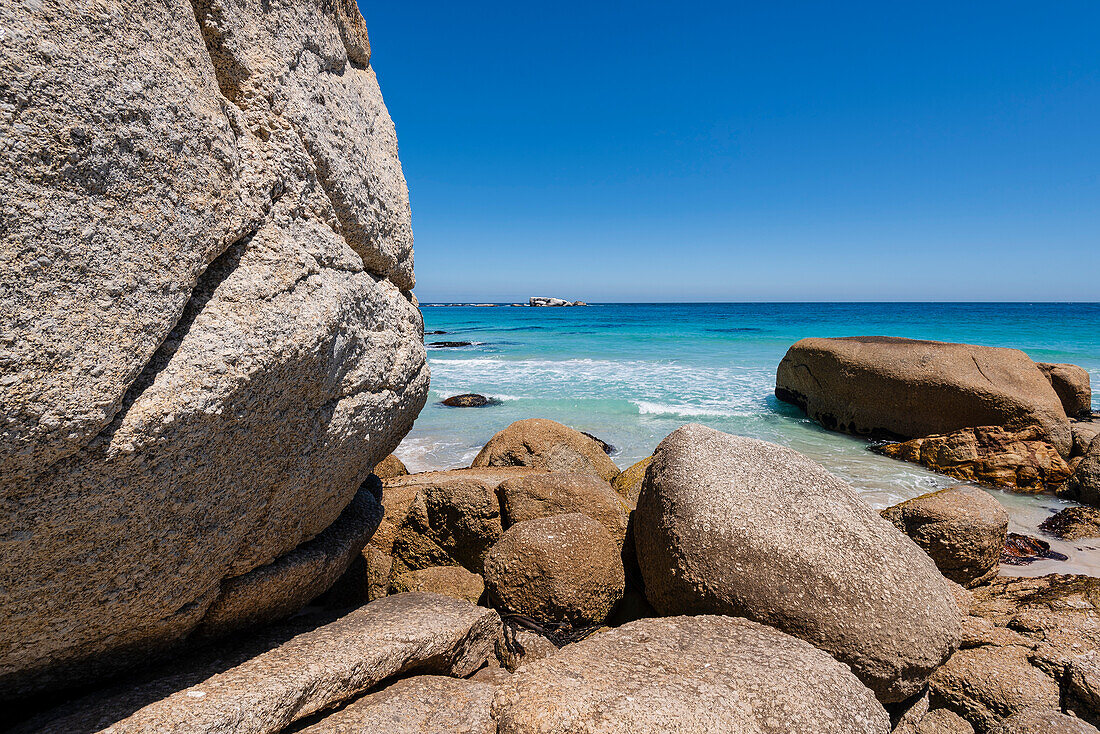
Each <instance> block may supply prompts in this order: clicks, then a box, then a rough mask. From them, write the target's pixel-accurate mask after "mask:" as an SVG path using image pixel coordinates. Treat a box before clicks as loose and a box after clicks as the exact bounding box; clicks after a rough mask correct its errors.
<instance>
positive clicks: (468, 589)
mask: <svg viewBox="0 0 1100 734" xmlns="http://www.w3.org/2000/svg"><path fill="white" fill-rule="evenodd" d="M390 590H391V591H393V593H395V594H401V593H404V592H407V591H423V592H426V593H429V594H441V595H443V596H450V597H453V598H455V599H463V600H465V601H468V602H470V603H471V604H477V603H478V601H479V600H480V599H481V595H482V594H484V593H485V581H483V580H482V578H481V577H480V576H478V575H477V574H476V573H471V572H470V571H467V570H466V569H464V568H462V566H432V567H431V568H422V569H419V570H417V571H406V572H405V573H400V574H397V575H396V576H394V577H393V578H392V579H390Z"/></svg>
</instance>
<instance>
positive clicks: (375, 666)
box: [23, 593, 501, 734]
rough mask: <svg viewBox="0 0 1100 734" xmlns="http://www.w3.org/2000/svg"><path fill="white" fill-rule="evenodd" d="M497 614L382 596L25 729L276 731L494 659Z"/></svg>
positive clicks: (116, 733) (69, 733)
mask: <svg viewBox="0 0 1100 734" xmlns="http://www.w3.org/2000/svg"><path fill="white" fill-rule="evenodd" d="M500 630H501V627H500V617H499V616H498V615H497V613H496V612H494V611H492V610H490V609H485V608H483V607H477V606H474V605H472V604H468V603H466V602H462V601H458V600H456V599H450V598H448V597H443V596H436V595H434V594H419V593H414V594H401V595H398V596H391V597H387V598H385V599H379V600H378V601H376V602H372V603H371V604H368V605H366V606H364V607H361V608H359V609H357V610H354V611H352V612H350V613H348V614H347V615H346V616H344V617H341V618H340V619H337V620H336V621H334V622H331V623H330V624H327V625H325V626H323V627H318V628H316V629H312V630H309V631H306V632H303V633H301V634H298V635H296V636H294V637H291V638H289V639H287V638H285V637H281V636H280V635H281V633H280V632H279V631H278V630H275V631H272V632H269V633H265V636H264V637H263V638H262V639H261V641H260V643H259V644H258V646H257V649H250V650H247V651H246V654H245V656H244V657H242V656H241V655H240V653H229V654H225V655H224V656H223V655H219V656H218V657H217V658H215V659H214V660H213V661H210V660H205V659H204V660H203V661H202V663H201V664H200V665H199V666H198V667H196V668H186V667H185V668H183V669H182V670H180V671H177V672H175V673H173V674H171V675H169V676H167V677H166V678H163V679H158V680H154V681H151V682H149V683H147V684H145V685H137V686H134V685H130V686H127V687H126V688H124V689H123V690H122V691H121V692H120V693H118V694H116V695H114V696H104V695H102V694H93V695H90V696H88V697H87V698H85V699H82V700H81V701H78V702H76V703H75V704H73V705H71V706H66V707H64V708H63V709H62V710H59V711H57V712H55V713H53V714H46V715H44V716H41V717H39V718H37V719H35V720H32V721H30V722H28V723H27V724H26V725H25V726H24V727H23V730H24V731H38V732H43V733H44V734H52V733H54V732H56V733H57V734H62V733H64V734H74V733H75V732H92V731H98V730H100V729H103V728H105V727H108V726H110V727H111V729H110V731H111V732H112V733H113V734H128V733H129V732H167V731H171V732H181V733H182V732H204V733H206V734H220V733H224V734H246V733H249V732H251V733H254V734H274V733H275V732H280V731H282V730H283V728H285V727H286V726H288V725H290V724H291V723H293V722H295V721H298V720H300V719H303V718H305V717H307V716H310V715H311V714H314V713H316V712H318V711H321V710H324V709H326V708H329V707H332V706H334V705H337V704H339V703H342V702H344V701H348V700H351V699H352V698H354V697H356V696H358V695H360V694H362V693H364V692H365V691H367V690H369V689H370V688H372V687H373V686H375V685H377V684H378V683H380V682H382V681H383V680H385V679H386V678H389V677H390V676H393V675H395V674H398V673H405V672H409V671H414V670H415V671H418V672H425V673H440V674H445V675H453V676H459V677H462V676H466V675H469V674H471V673H473V672H474V671H475V670H477V669H478V668H480V667H481V666H482V665H484V664H485V663H486V661H487V660H489V659H491V658H492V657H493V653H494V650H495V647H496V643H497V639H498V638H499V636H500Z"/></svg>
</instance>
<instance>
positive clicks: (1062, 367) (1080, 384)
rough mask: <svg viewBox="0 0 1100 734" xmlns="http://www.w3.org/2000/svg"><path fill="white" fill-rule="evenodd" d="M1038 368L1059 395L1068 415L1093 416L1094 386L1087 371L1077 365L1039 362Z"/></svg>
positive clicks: (1073, 416) (1074, 416) (1072, 416)
mask: <svg viewBox="0 0 1100 734" xmlns="http://www.w3.org/2000/svg"><path fill="white" fill-rule="evenodd" d="M1036 366H1037V367H1038V368H1039V369H1040V370H1041V371H1042V373H1043V375H1044V376H1045V377H1046V378H1047V380H1048V381H1049V382H1050V386H1051V387H1053V388H1054V392H1056V393H1057V394H1058V399H1059V400H1061V401H1062V408H1063V409H1064V410H1065V411H1066V415H1068V416H1070V417H1071V418H1076V417H1078V416H1088V415H1091V414H1092V385H1090V384H1089V373H1088V371H1087V370H1085V369H1083V368H1081V367H1078V366H1077V365H1075V364H1050V363H1048V362H1037V363H1036Z"/></svg>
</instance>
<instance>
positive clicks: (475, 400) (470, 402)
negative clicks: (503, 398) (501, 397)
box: [443, 393, 500, 408]
mask: <svg viewBox="0 0 1100 734" xmlns="http://www.w3.org/2000/svg"><path fill="white" fill-rule="evenodd" d="M498 402H500V401H498V400H494V399H493V398H487V397H485V396H484V395H478V394H476V393H463V394H462V395H452V396H451V397H449V398H447V399H445V400H443V405H446V406H447V407H448V408H484V407H485V406H487V405H496V404H497V403H498Z"/></svg>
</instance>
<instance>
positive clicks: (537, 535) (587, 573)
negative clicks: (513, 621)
mask: <svg viewBox="0 0 1100 734" xmlns="http://www.w3.org/2000/svg"><path fill="white" fill-rule="evenodd" d="M624 585H625V575H624V572H623V563H622V560H621V559H620V557H619V548H618V546H616V545H615V541H614V540H612V538H611V536H610V535H609V534H608V532H607V530H606V529H605V528H604V527H603V526H602V525H601V524H600V523H598V522H596V521H595V520H593V519H592V518H590V517H588V516H587V515H581V514H579V513H574V514H571V515H554V516H552V517H541V518H538V519H535V520H527V521H525V522H521V523H518V524H516V525H513V526H512V527H510V528H509V529H508V530H507V532H505V533H504V535H502V536H501V538H500V540H499V541H498V542H497V543H496V545H494V546H493V548H492V550H490V551H489V555H488V557H486V559H485V586H486V588H487V589H488V591H489V598H490V599H491V600H492V602H493V605H494V606H496V607H499V608H501V609H502V610H504V611H506V612H508V613H511V614H520V615H523V616H526V617H530V618H532V619H534V620H535V621H537V622H540V623H542V624H557V623H565V624H568V625H570V626H573V627H584V626H588V625H594V624H600V623H602V622H603V621H604V620H605V619H607V616H608V615H609V614H610V613H611V610H612V609H613V608H614V607H615V605H616V604H617V603H618V601H619V599H621V598H622V595H623V589H624Z"/></svg>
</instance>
